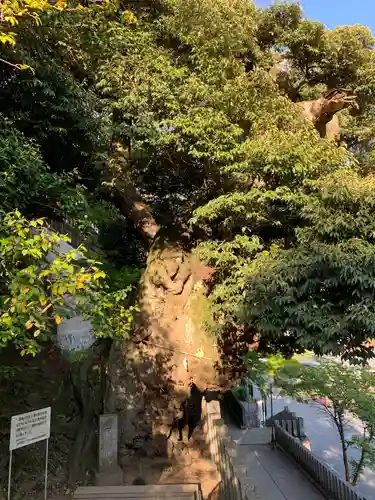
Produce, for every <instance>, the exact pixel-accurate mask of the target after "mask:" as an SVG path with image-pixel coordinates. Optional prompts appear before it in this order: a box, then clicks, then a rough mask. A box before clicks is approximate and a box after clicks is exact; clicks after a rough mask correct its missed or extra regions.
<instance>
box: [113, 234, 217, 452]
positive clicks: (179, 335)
mask: <svg viewBox="0 0 375 500" xmlns="http://www.w3.org/2000/svg"><path fill="white" fill-rule="evenodd" d="M209 273H210V270H209V269H208V268H207V267H205V266H203V265H202V264H201V263H200V262H199V260H198V259H197V257H196V256H195V255H194V254H193V253H192V252H189V251H185V250H183V249H182V248H180V247H179V246H177V245H173V244H169V243H167V242H166V241H164V240H162V239H161V238H158V239H157V240H156V241H155V244H154V246H153V247H152V249H151V251H150V254H149V259H148V265H147V269H146V270H145V273H144V275H143V277H142V280H141V282H140V285H139V290H138V304H139V312H138V314H137V316H136V318H135V325H134V329H133V334H132V338H131V339H129V340H128V341H124V342H122V343H121V344H117V345H116V346H114V348H113V349H112V353H111V359H110V366H111V379H112V380H111V387H112V389H113V390H112V394H111V398H110V401H109V408H110V411H115V410H117V411H118V410H120V412H121V416H122V418H121V442H122V444H123V445H125V446H128V447H132V443H133V440H134V439H135V438H136V437H137V436H146V435H148V436H151V435H152V436H153V437H155V436H157V435H159V437H160V438H162V435H163V434H165V431H166V429H165V428H163V425H164V424H171V423H172V421H173V413H174V411H175V410H176V408H177V407H178V406H179V404H180V402H181V399H182V398H184V397H185V395H186V393H187V389H188V383H189V382H190V381H194V382H195V383H196V384H197V385H198V387H199V388H201V389H206V388H213V389H216V388H218V387H219V386H223V381H222V380H220V377H219V376H218V373H217V370H216V368H217V364H218V362H219V359H218V353H217V346H216V342H215V339H213V338H212V337H210V336H209V335H207V333H206V332H205V330H204V327H203V324H202V320H201V317H200V312H201V309H202V307H204V303H205V301H206V300H207V299H206V294H205V286H204V278H205V277H206V276H207V275H208V274H209ZM159 442H160V440H159Z"/></svg>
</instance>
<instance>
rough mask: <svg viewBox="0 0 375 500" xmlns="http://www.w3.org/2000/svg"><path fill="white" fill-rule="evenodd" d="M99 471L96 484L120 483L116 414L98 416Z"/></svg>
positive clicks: (120, 472) (115, 484) (109, 484)
mask: <svg viewBox="0 0 375 500" xmlns="http://www.w3.org/2000/svg"><path fill="white" fill-rule="evenodd" d="M98 465H99V472H98V474H97V477H96V484H97V485H98V486H119V485H121V484H122V469H121V468H120V467H119V465H118V415H117V413H107V414H105V415H100V416H99V464H98Z"/></svg>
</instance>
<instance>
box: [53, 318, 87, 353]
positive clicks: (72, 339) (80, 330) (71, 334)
mask: <svg viewBox="0 0 375 500" xmlns="http://www.w3.org/2000/svg"><path fill="white" fill-rule="evenodd" d="M94 342H95V336H94V334H93V332H92V327H91V323H90V321H85V320H84V319H83V318H82V317H81V316H75V317H74V318H71V319H67V320H65V321H63V322H61V323H60V324H59V325H58V326H57V343H58V345H59V346H60V348H61V349H63V350H66V351H86V350H87V349H89V348H90V347H91V346H92V344H93V343H94Z"/></svg>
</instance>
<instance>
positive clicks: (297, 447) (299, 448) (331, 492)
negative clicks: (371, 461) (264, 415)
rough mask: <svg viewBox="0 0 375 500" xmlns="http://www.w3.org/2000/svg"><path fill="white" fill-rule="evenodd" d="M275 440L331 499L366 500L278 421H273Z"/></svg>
mask: <svg viewBox="0 0 375 500" xmlns="http://www.w3.org/2000/svg"><path fill="white" fill-rule="evenodd" d="M275 441H276V443H277V444H279V446H280V447H281V448H282V449H283V450H284V451H285V452H286V453H287V454H288V455H290V456H291V457H293V458H294V459H295V460H296V462H297V463H298V464H299V465H300V466H301V467H302V468H303V469H304V470H305V472H306V473H307V474H308V475H309V476H310V477H311V479H313V480H314V481H315V482H316V483H317V484H318V485H319V486H320V488H321V490H322V492H323V493H324V494H325V495H326V496H327V498H330V499H332V500H366V498H365V497H363V496H361V495H359V494H358V493H357V492H356V491H355V489H354V488H353V486H351V485H350V484H348V483H346V482H345V481H343V480H342V479H341V477H340V476H339V475H338V474H337V473H336V472H335V471H334V470H333V469H331V467H329V466H328V465H326V464H324V463H323V462H321V461H320V460H319V459H318V458H317V457H316V456H315V455H314V454H313V453H312V452H311V451H309V450H308V449H307V448H305V447H304V446H303V444H302V443H301V441H300V440H299V439H298V438H295V437H293V436H292V435H290V434H289V433H288V432H287V431H286V430H285V429H283V428H282V427H281V426H280V424H279V423H277V422H275Z"/></svg>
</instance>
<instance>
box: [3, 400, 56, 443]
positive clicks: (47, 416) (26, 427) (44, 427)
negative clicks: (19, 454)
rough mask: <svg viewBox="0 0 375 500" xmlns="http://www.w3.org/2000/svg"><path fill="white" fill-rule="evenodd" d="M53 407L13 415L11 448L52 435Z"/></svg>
mask: <svg viewBox="0 0 375 500" xmlns="http://www.w3.org/2000/svg"><path fill="white" fill-rule="evenodd" d="M50 427H51V408H50V407H49V408H43V409H41V410H36V411H30V412H29V413H22V414H21V415H14V416H13V417H12V421H11V426H10V441H9V450H16V449H17V448H22V446H26V445H28V444H32V443H37V442H38V441H42V440H43V439H48V438H49V436H50Z"/></svg>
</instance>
